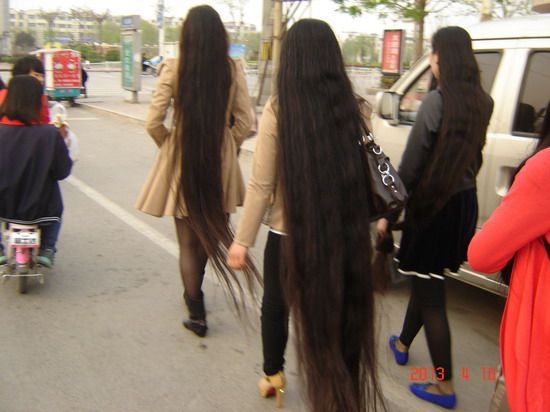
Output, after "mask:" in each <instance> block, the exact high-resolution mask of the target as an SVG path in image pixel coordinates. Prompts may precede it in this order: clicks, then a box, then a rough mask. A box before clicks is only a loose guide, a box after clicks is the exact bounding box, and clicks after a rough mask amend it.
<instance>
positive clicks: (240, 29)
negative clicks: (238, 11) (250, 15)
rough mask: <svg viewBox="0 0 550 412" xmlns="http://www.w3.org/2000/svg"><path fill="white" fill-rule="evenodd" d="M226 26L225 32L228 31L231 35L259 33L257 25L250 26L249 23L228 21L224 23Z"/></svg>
mask: <svg viewBox="0 0 550 412" xmlns="http://www.w3.org/2000/svg"><path fill="white" fill-rule="evenodd" d="M223 25H224V26H225V30H227V33H228V34H229V35H230V36H231V35H235V34H241V35H242V34H244V33H254V32H256V31H257V29H256V25H255V24H249V23H238V22H235V21H226V22H224V23H223Z"/></svg>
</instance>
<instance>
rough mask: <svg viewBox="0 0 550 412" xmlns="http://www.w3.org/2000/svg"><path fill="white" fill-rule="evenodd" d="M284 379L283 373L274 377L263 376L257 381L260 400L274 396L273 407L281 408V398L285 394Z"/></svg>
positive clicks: (278, 373) (280, 372)
mask: <svg viewBox="0 0 550 412" xmlns="http://www.w3.org/2000/svg"><path fill="white" fill-rule="evenodd" d="M285 385H286V378H285V373H284V372H283V371H279V372H277V373H276V374H275V375H269V376H267V375H266V376H264V377H263V378H262V379H260V380H259V381H258V390H259V391H260V396H261V397H262V398H269V397H271V396H275V407H277V408H280V407H282V406H283V396H284V394H285Z"/></svg>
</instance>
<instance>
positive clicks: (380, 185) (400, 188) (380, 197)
mask: <svg viewBox="0 0 550 412" xmlns="http://www.w3.org/2000/svg"><path fill="white" fill-rule="evenodd" d="M359 146H360V147H361V155H362V159H363V162H364V165H365V169H366V170H365V172H366V175H367V176H366V178H367V182H370V190H369V193H370V196H369V199H368V204H369V217H370V220H371V221H374V220H378V219H380V218H382V217H389V216H390V215H393V216H394V217H395V219H397V217H398V216H395V215H397V214H398V213H399V212H400V211H401V210H403V208H404V207H405V203H406V202H407V189H405V185H404V184H403V182H402V181H401V179H400V178H399V175H398V174H397V172H396V171H395V168H394V167H393V166H392V164H391V163H390V159H389V157H388V156H386V155H385V154H384V152H383V151H382V149H381V148H380V146H378V145H377V144H376V142H375V141H374V136H373V135H372V133H369V134H368V135H363V136H361V139H360V140H359Z"/></svg>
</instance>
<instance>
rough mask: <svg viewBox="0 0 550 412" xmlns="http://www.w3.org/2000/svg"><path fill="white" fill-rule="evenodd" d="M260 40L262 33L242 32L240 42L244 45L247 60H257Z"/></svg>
mask: <svg viewBox="0 0 550 412" xmlns="http://www.w3.org/2000/svg"><path fill="white" fill-rule="evenodd" d="M261 42H262V33H259V32H255V31H254V32H252V31H251V32H247V33H244V34H243V36H242V39H241V43H242V44H244V45H245V46H246V56H245V59H246V60H247V61H258V57H259V55H260V44H261Z"/></svg>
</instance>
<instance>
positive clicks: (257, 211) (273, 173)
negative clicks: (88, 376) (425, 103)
mask: <svg viewBox="0 0 550 412" xmlns="http://www.w3.org/2000/svg"><path fill="white" fill-rule="evenodd" d="M358 102H359V108H360V110H361V114H362V116H363V118H364V119H365V121H366V124H367V127H368V128H369V130H372V124H371V121H370V117H371V113H372V109H371V107H370V105H369V104H368V103H367V101H366V100H364V99H362V98H360V97H358ZM274 106H276V102H275V101H274V98H273V97H270V98H269V100H268V101H267V103H266V105H265V107H264V110H263V112H262V117H261V119H260V128H259V131H258V141H257V142H256V150H255V151H254V157H253V158H252V174H251V176H250V180H249V181H248V187H247V189H246V199H245V203H244V208H243V210H242V213H241V218H240V220H239V224H238V226H237V232H236V233H235V242H236V243H238V244H240V245H242V246H246V247H251V246H253V245H254V242H255V240H256V235H257V234H258V230H259V228H260V225H261V224H262V222H263V221H265V219H264V217H265V211H266V209H267V208H268V207H269V213H268V216H267V222H266V223H267V224H268V225H269V227H270V228H271V230H274V231H275V232H277V233H285V231H286V229H285V221H284V213H283V196H282V191H281V185H280V184H278V183H279V174H278V171H277V149H278V146H279V145H278V142H277V113H276V111H277V110H276V107H274Z"/></svg>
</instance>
